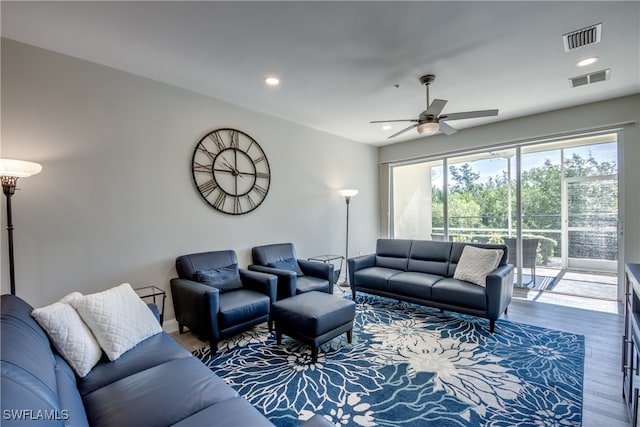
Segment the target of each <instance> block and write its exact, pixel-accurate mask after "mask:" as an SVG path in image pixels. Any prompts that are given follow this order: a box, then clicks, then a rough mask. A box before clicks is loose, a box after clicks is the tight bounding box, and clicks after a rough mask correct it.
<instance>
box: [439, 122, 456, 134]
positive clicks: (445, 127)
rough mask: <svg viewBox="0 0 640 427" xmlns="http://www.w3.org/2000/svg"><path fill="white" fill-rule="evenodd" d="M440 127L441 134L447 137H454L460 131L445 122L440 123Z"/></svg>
mask: <svg viewBox="0 0 640 427" xmlns="http://www.w3.org/2000/svg"><path fill="white" fill-rule="evenodd" d="M438 125H439V130H440V132H442V133H444V134H445V135H453V134H454V133H456V132H458V129H455V128H452V127H451V126H449V125H448V124H446V123H445V122H440V123H438Z"/></svg>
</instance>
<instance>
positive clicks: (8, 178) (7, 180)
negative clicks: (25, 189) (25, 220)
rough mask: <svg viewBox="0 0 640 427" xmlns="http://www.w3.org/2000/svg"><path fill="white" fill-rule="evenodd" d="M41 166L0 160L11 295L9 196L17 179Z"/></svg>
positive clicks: (13, 283) (12, 292)
mask: <svg viewBox="0 0 640 427" xmlns="http://www.w3.org/2000/svg"><path fill="white" fill-rule="evenodd" d="M41 170H42V166H40V165H39V164H38V163H33V162H25V161H22V160H12V159H0V182H2V192H3V193H4V195H5V196H6V198H7V231H8V232H9V239H8V240H9V277H10V279H11V295H15V294H16V275H15V269H14V266H13V220H12V218H11V196H13V195H14V194H15V192H16V183H17V181H18V178H26V177H28V176H31V175H35V174H37V173H40V171H41Z"/></svg>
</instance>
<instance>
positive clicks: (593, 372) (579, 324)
mask: <svg viewBox="0 0 640 427" xmlns="http://www.w3.org/2000/svg"><path fill="white" fill-rule="evenodd" d="M336 294H340V292H339V291H336ZM505 319H508V320H510V321H513V322H520V323H527V324H530V325H537V326H542V327H545V328H550V329H557V330H562V331H567V332H571V333H575V334H580V335H584V336H585V367H584V398H583V426H584V427H602V426H606V427H628V426H629V425H630V424H629V421H628V416H627V412H626V406H625V405H624V402H623V400H622V373H621V370H620V360H621V353H620V352H621V346H622V344H621V336H622V333H623V316H622V306H621V305H620V304H618V303H616V302H614V301H602V300H594V299H588V298H578V297H569V296H563V295H554V294H551V293H548V292H547V293H537V292H529V293H528V295H527V298H526V299H525V298H514V299H513V302H512V303H511V305H510V306H509V312H508V314H507V316H506V317H505ZM499 326H500V323H499V322H498V324H497V325H496V329H498V328H499ZM497 332H499V331H497ZM171 335H172V336H173V337H174V338H176V340H177V341H178V342H179V343H180V344H182V345H183V346H184V347H185V348H186V349H187V350H189V351H193V350H196V349H198V348H201V347H204V346H206V345H207V342H205V341H201V340H199V339H198V338H197V337H195V336H193V335H192V334H191V333H189V332H187V333H184V334H182V335H180V334H178V332H175V333H173V334H171Z"/></svg>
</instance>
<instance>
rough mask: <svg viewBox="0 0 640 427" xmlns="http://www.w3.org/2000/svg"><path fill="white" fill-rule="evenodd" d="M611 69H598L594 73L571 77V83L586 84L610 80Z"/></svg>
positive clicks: (573, 84) (575, 85)
mask: <svg viewBox="0 0 640 427" xmlns="http://www.w3.org/2000/svg"><path fill="white" fill-rule="evenodd" d="M610 71H611V69H609V68H607V69H606V70H600V71H596V72H594V73H589V74H584V75H582V76H576V77H571V78H570V79H569V83H570V84H571V87H578V86H584V85H588V84H592V83H598V82H603V81H605V80H609V72H610Z"/></svg>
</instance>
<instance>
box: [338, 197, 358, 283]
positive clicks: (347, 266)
mask: <svg viewBox="0 0 640 427" xmlns="http://www.w3.org/2000/svg"><path fill="white" fill-rule="evenodd" d="M338 193H339V194H340V195H341V196H342V197H344V201H345V202H347V238H346V245H345V250H344V263H345V267H344V281H343V282H342V284H341V285H340V286H343V287H348V286H349V275H348V274H349V263H348V262H347V260H348V259H349V202H350V201H351V198H352V197H353V196H355V195H356V194H358V190H351V189H345V190H340V191H338Z"/></svg>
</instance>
